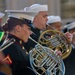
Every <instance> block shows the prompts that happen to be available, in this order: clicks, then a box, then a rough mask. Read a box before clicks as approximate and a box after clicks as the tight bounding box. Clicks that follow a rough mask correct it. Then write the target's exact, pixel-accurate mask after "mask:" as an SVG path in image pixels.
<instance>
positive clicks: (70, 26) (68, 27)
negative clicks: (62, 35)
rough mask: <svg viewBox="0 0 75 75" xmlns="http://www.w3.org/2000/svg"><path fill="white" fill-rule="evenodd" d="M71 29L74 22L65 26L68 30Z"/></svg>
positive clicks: (74, 25) (73, 26)
mask: <svg viewBox="0 0 75 75" xmlns="http://www.w3.org/2000/svg"><path fill="white" fill-rule="evenodd" d="M73 28H75V22H72V23H70V24H69V25H68V26H67V29H68V30H70V29H73Z"/></svg>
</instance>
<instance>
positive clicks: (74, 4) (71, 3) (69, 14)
mask: <svg viewBox="0 0 75 75" xmlns="http://www.w3.org/2000/svg"><path fill="white" fill-rule="evenodd" d="M61 17H62V18H75V0H61Z"/></svg>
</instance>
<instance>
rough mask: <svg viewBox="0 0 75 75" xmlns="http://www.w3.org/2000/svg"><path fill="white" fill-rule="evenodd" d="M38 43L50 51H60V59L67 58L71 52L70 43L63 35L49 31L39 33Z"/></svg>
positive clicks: (55, 31)
mask: <svg viewBox="0 0 75 75" xmlns="http://www.w3.org/2000/svg"><path fill="white" fill-rule="evenodd" d="M38 42H39V43H40V44H41V45H43V46H46V47H49V48H52V50H60V51H61V52H62V59H65V58H67V57H68V56H69V55H70V53H71V50H72V47H71V44H70V41H69V40H68V38H67V37H66V36H65V34H64V33H62V32H60V31H57V30H54V29H51V30H46V31H44V32H42V33H41V35H40V37H39V40H38Z"/></svg>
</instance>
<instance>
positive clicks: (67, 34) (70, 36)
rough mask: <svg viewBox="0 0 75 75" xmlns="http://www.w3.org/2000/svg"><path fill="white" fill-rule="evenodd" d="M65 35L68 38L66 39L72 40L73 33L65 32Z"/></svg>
mask: <svg viewBox="0 0 75 75" xmlns="http://www.w3.org/2000/svg"><path fill="white" fill-rule="evenodd" d="M65 36H66V37H67V38H68V40H69V41H70V42H72V38H73V35H72V34H71V33H69V32H66V33H65Z"/></svg>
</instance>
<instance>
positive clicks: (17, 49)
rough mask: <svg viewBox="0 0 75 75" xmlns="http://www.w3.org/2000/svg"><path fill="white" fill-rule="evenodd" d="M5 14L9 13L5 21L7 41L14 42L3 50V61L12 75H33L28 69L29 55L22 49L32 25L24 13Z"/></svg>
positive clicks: (12, 12)
mask: <svg viewBox="0 0 75 75" xmlns="http://www.w3.org/2000/svg"><path fill="white" fill-rule="evenodd" d="M6 12H7V13H10V15H8V16H9V17H8V18H9V19H8V20H7V25H8V31H9V33H8V38H9V41H10V40H11V39H14V40H15V42H13V44H11V45H10V46H8V47H7V48H5V49H4V50H3V53H4V55H5V60H7V62H8V63H9V65H10V67H11V69H12V75H26V74H27V75H35V73H34V72H33V70H32V69H31V68H30V63H29V54H28V52H27V50H26V49H25V47H24V43H25V42H27V41H28V37H29V36H30V35H31V34H32V31H31V27H32V23H31V21H30V20H28V19H26V17H25V16H24V13H25V12H24V11H23V12H20V11H14V10H7V11H6Z"/></svg>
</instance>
